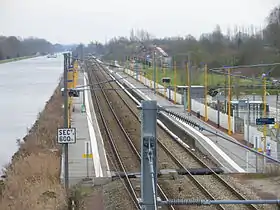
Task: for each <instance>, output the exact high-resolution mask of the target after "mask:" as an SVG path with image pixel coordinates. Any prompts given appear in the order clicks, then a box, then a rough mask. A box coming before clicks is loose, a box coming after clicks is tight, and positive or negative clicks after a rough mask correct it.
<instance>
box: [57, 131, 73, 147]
mask: <svg viewBox="0 0 280 210" xmlns="http://www.w3.org/2000/svg"><path fill="white" fill-rule="evenodd" d="M57 142H58V143H59V144H75V143H76V128H58V129H57Z"/></svg>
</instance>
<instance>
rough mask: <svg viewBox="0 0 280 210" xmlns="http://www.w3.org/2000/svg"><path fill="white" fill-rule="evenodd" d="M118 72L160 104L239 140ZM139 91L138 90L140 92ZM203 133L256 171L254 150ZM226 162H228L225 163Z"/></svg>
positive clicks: (209, 128)
mask: <svg viewBox="0 0 280 210" xmlns="http://www.w3.org/2000/svg"><path fill="white" fill-rule="evenodd" d="M117 73H118V74H119V75H120V76H122V77H124V78H125V79H122V80H120V81H122V82H129V83H131V84H133V85H134V86H135V87H136V88H139V91H141V92H143V93H144V94H145V95H146V96H148V97H149V98H150V99H151V100H157V102H158V104H159V105H161V106H163V107H165V108H166V109H167V110H170V111H173V112H176V113H178V114H180V115H182V116H186V117H187V118H189V119H190V120H192V121H194V122H196V123H198V124H200V125H202V126H203V127H204V128H206V129H207V130H210V131H211V132H213V133H215V134H216V133H217V134H219V135H221V136H223V137H225V138H227V139H231V140H233V141H237V140H236V139H234V138H233V137H231V136H229V135H227V134H226V133H225V132H223V131H221V130H218V129H217V128H215V127H213V126H211V125H209V124H207V123H205V122H204V121H202V120H201V119H199V118H197V117H196V116H195V115H193V114H191V115H190V114H189V113H186V111H185V110H184V107H183V105H175V104H174V103H173V102H171V101H169V100H168V99H166V98H164V97H163V96H160V95H158V94H154V91H153V90H151V89H149V88H148V87H146V86H145V85H143V84H142V83H140V82H139V81H137V80H136V79H134V78H132V77H130V76H128V75H127V74H125V73H124V72H122V71H117ZM139 91H138V92H139ZM200 132H201V133H202V134H203V135H205V136H207V137H208V138H209V139H210V140H211V141H212V142H213V143H214V144H216V145H217V146H218V147H219V148H220V149H221V150H223V151H224V153H226V154H227V155H228V156H229V157H230V158H231V159H232V160H234V161H235V162H236V163H237V164H238V165H239V166H240V167H241V168H243V169H244V170H245V171H248V172H256V155H255V154H254V153H252V152H246V150H245V149H244V148H241V147H240V146H237V145H235V144H233V143H231V142H229V141H227V140H225V139H223V138H221V137H219V136H217V135H215V134H212V133H209V132H207V131H200ZM208 149H209V150H210V151H212V152H213V155H215V154H214V153H215V151H214V150H213V149H211V148H210V147H209V148H208ZM225 164H226V163H225ZM257 166H258V168H259V170H260V168H261V166H262V161H261V160H258V164H257Z"/></svg>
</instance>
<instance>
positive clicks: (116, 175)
mask: <svg viewBox="0 0 280 210" xmlns="http://www.w3.org/2000/svg"><path fill="white" fill-rule="evenodd" d="M188 171H189V172H187V171H186V170H184V169H162V170H159V171H158V174H157V176H158V177H161V176H163V175H172V176H176V177H177V175H189V173H190V174H191V175H212V174H214V173H216V174H222V173H224V171H223V170H222V169H221V168H211V169H208V168H189V169H188ZM175 174H176V175H175ZM126 176H127V177H128V178H131V179H133V178H140V177H141V172H133V173H127V174H125V173H123V172H114V175H113V176H112V179H113V180H115V179H118V178H124V177H126Z"/></svg>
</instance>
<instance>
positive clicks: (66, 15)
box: [0, 0, 279, 44]
mask: <svg viewBox="0 0 280 210" xmlns="http://www.w3.org/2000/svg"><path fill="white" fill-rule="evenodd" d="M277 4H279V0H169V1H168V0H138V1H134V0H0V35H16V36H22V37H28V36H36V37H42V38H46V39H47V40H49V41H51V42H53V43H55V42H59V43H64V44H65V43H66V44H69V43H79V42H83V43H88V42H89V41H90V40H98V41H101V42H104V41H105V40H106V39H107V40H108V39H110V38H112V37H114V36H123V35H125V36H127V35H129V32H130V30H131V28H135V29H137V28H138V29H141V28H143V29H145V30H147V31H149V32H150V33H151V34H153V35H155V36H158V37H164V36H176V35H186V34H192V35H194V36H195V37H199V35H200V34H201V33H204V32H211V31H212V30H213V28H214V27H215V26H216V24H219V25H220V26H221V28H222V29H223V30H225V31H226V28H227V27H231V28H233V26H234V25H239V26H241V25H245V26H249V25H251V24H253V25H256V26H258V27H260V26H261V25H264V24H265V17H266V16H267V15H268V13H269V11H270V10H271V9H272V8H273V7H274V6H276V5H277Z"/></svg>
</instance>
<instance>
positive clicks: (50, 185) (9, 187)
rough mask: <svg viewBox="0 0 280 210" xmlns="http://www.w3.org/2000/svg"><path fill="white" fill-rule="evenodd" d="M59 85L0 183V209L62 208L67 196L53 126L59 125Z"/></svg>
mask: <svg viewBox="0 0 280 210" xmlns="http://www.w3.org/2000/svg"><path fill="white" fill-rule="evenodd" d="M61 105H62V97H61V94H60V87H58V88H57V89H56V90H55V92H54V94H53V96H52V97H51V98H50V100H49V101H48V102H47V104H46V106H45V109H44V110H43V111H42V113H40V114H39V116H38V119H37V121H36V122H35V124H34V125H33V127H32V129H31V130H30V131H29V133H28V134H27V135H26V136H25V137H24V143H22V144H20V145H19V150H18V152H16V153H15V154H14V156H13V157H12V161H11V163H10V164H9V165H8V166H7V171H6V172H5V174H6V178H5V180H4V181H3V183H2V192H1V197H0V209H3V210H4V209H10V210H18V209H22V210H29V209H34V210H45V209H62V208H65V206H66V203H67V197H66V195H65V193H64V189H63V186H62V185H61V184H60V153H61V151H60V147H59V146H58V145H57V144H56V130H57V127H60V126H62V125H63V118H62V115H63V110H62V108H61Z"/></svg>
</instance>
